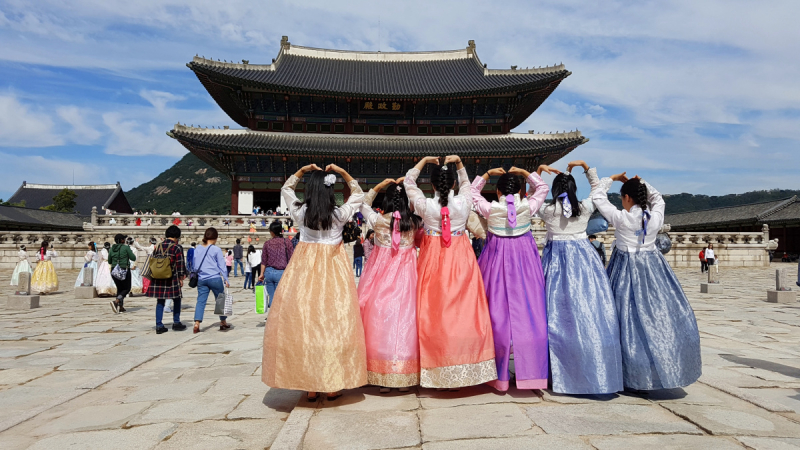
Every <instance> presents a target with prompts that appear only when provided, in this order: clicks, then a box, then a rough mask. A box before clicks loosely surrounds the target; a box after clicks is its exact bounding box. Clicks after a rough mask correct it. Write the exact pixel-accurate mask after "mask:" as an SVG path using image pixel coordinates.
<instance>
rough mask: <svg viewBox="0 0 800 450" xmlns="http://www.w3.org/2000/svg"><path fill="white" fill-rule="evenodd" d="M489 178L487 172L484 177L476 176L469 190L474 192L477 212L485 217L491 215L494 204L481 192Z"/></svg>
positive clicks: (473, 197)
mask: <svg viewBox="0 0 800 450" xmlns="http://www.w3.org/2000/svg"><path fill="white" fill-rule="evenodd" d="M493 170H494V169H493ZM500 170H503V169H500ZM490 172H491V171H490ZM488 179H489V175H488V172H487V173H486V174H484V175H483V176H482V177H475V181H473V182H472V186H470V187H469V190H470V192H471V193H472V204H473V205H475V212H476V213H478V214H480V215H481V216H483V217H489V214H490V213H491V211H492V204H491V203H489V201H488V200H486V199H485V198H484V197H483V194H481V191H482V190H483V187H484V186H485V185H486V181H487V180H488ZM473 234H474V233H473Z"/></svg>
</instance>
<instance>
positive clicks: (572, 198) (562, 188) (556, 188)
mask: <svg viewBox="0 0 800 450" xmlns="http://www.w3.org/2000/svg"><path fill="white" fill-rule="evenodd" d="M550 192H552V194H553V205H554V206H555V204H556V203H558V197H560V196H561V194H563V193H566V194H567V198H568V199H569V203H570V205H572V215H571V216H570V217H578V216H580V215H581V204H580V203H578V196H577V195H576V194H577V192H578V185H577V184H576V183H575V177H573V176H572V174H569V173H560V174H558V175H556V177H555V179H553V187H552V188H551V189H550ZM561 207H562V208H563V207H564V205H563V204H562V205H561Z"/></svg>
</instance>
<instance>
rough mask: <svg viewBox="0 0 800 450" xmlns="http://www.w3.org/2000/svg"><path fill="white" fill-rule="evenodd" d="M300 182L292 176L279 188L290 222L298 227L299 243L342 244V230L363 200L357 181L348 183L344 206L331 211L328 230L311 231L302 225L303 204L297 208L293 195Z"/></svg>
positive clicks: (304, 211)
mask: <svg viewBox="0 0 800 450" xmlns="http://www.w3.org/2000/svg"><path fill="white" fill-rule="evenodd" d="M299 181H300V179H299V178H297V177H296V176H294V175H292V176H290V177H289V179H288V180H286V183H284V185H283V188H281V196H282V197H283V201H284V202H286V204H287V205H290V206H289V214H290V216H291V218H292V220H293V221H294V222H295V223H296V224H299V225H300V242H306V243H309V244H329V245H338V244H340V243H341V242H342V229H344V226H345V224H346V223H347V222H348V221H349V220H350V219H351V218H352V217H353V214H355V213H356V211H358V207H359V206H361V202H362V201H363V200H364V191H362V190H361V188H360V187H359V186H358V181H356V180H353V181H351V182H350V184H349V186H350V197H349V198H348V199H347V202H345V204H344V205H342V206H338V207H336V209H335V210H334V211H333V226H332V227H331V229H329V230H312V229H310V228H306V227H305V225H303V219H304V218H305V216H306V209H307V207H306V205H305V203H302V204H300V206H297V205H296V203H297V202H298V198H297V195H295V193H294V188H295V186H297V183H298V182H299Z"/></svg>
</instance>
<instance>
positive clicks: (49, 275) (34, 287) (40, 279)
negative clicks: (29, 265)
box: [31, 241, 58, 295]
mask: <svg viewBox="0 0 800 450" xmlns="http://www.w3.org/2000/svg"><path fill="white" fill-rule="evenodd" d="M37 256H38V260H39V263H38V264H36V270H34V271H33V275H31V291H33V292H38V293H39V294H42V295H44V294H50V293H53V292H55V291H57V290H58V275H56V269H55V268H54V267H53V258H55V257H57V256H58V253H56V251H55V249H54V248H53V247H52V246H51V245H50V243H49V242H47V241H42V245H41V246H40V247H39V254H38V255H37Z"/></svg>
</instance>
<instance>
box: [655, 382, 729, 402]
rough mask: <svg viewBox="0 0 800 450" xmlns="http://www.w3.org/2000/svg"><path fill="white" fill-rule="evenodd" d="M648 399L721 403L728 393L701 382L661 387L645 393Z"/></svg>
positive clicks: (727, 396) (727, 397)
mask: <svg viewBox="0 0 800 450" xmlns="http://www.w3.org/2000/svg"><path fill="white" fill-rule="evenodd" d="M646 398H647V399H648V400H650V401H653V402H656V403H687V404H691V405H722V404H724V403H725V400H726V399H730V398H731V396H730V395H729V394H725V393H723V392H720V391H718V390H716V389H714V388H711V387H708V386H706V385H704V384H701V383H695V384H692V385H691V386H687V387H684V388H677V389H662V390H658V391H652V392H649V393H648V394H647V397H646Z"/></svg>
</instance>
